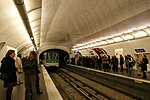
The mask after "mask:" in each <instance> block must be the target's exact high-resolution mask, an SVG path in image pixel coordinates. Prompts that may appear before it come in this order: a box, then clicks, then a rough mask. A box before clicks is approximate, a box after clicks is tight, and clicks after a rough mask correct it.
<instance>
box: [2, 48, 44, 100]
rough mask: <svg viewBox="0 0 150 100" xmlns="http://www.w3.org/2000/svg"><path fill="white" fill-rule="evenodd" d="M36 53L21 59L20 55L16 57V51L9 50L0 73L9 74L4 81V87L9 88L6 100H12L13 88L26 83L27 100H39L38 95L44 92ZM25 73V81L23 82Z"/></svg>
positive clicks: (33, 52) (32, 52)
mask: <svg viewBox="0 0 150 100" xmlns="http://www.w3.org/2000/svg"><path fill="white" fill-rule="evenodd" d="M36 55H37V54H36V52H35V51H31V52H30V53H29V56H28V57H25V58H23V59H21V55H20V54H18V56H17V57H15V51H14V50H8V52H7V53H6V56H5V57H4V58H3V59H2V61H1V68H0V72H1V73H5V74H8V75H9V77H8V78H7V79H5V80H4V87H5V88H7V91H6V100H11V96H12V91H13V87H14V86H16V85H21V84H23V82H24V83H25V100H37V94H41V93H42V92H41V91H40V89H39V76H38V74H39V73H40V71H39V70H38V61H37V57H36ZM23 72H24V74H25V75H24V76H25V78H24V80H23V77H22V75H23Z"/></svg>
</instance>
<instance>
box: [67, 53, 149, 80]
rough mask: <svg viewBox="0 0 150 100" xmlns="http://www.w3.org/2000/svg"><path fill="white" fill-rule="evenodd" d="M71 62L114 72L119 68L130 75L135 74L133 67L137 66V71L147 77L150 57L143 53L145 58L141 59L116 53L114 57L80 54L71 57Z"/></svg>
mask: <svg viewBox="0 0 150 100" xmlns="http://www.w3.org/2000/svg"><path fill="white" fill-rule="evenodd" d="M70 62H71V64H75V65H78V66H83V67H88V68H94V69H99V70H103V71H105V72H110V71H113V72H114V73H117V72H118V70H120V72H123V71H124V70H126V72H127V73H128V76H133V75H134V71H133V67H134V66H136V71H138V74H139V73H140V72H141V71H142V72H143V77H142V78H145V79H146V78H147V76H146V73H145V71H147V64H148V59H147V57H146V55H143V58H142V59H141V60H140V59H138V56H137V58H133V57H132V56H131V55H125V56H124V57H123V56H122V55H120V57H119V58H117V57H116V55H114V56H112V57H110V56H109V55H103V56H99V57H98V56H91V57H88V56H86V57H85V56H81V55H80V56H75V57H74V58H71V61H70Z"/></svg>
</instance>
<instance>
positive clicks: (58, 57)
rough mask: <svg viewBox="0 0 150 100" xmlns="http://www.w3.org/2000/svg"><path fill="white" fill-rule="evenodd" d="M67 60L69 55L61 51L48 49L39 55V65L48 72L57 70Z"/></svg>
mask: <svg viewBox="0 0 150 100" xmlns="http://www.w3.org/2000/svg"><path fill="white" fill-rule="evenodd" d="M68 60H69V54H68V53H67V52H66V51H64V50H61V49H48V50H45V51H43V52H42V53H41V54H40V63H42V64H44V66H45V67H46V68H47V69H48V70H57V69H58V68H59V67H63V66H64V65H65V64H66V63H67V61H68Z"/></svg>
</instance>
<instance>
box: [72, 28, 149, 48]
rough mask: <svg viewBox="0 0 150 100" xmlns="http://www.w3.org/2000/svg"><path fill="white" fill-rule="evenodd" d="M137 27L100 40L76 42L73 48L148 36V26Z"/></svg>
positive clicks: (90, 46)
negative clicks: (137, 28)
mask: <svg viewBox="0 0 150 100" xmlns="http://www.w3.org/2000/svg"><path fill="white" fill-rule="evenodd" d="M142 27H143V26H142ZM139 29H140V30H134V31H131V30H128V31H127V32H130V33H120V34H115V35H113V36H108V37H109V38H107V39H101V41H92V42H88V43H84V44H78V45H77V46H74V50H78V49H80V50H81V49H86V48H92V47H96V46H100V45H107V44H110V43H115V42H122V41H127V40H128V41H130V40H133V39H137V38H141V37H147V36H150V27H148V26H147V28H145V27H144V29H141V27H140V28H139Z"/></svg>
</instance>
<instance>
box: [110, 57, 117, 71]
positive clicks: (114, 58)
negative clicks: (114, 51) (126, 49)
mask: <svg viewBox="0 0 150 100" xmlns="http://www.w3.org/2000/svg"><path fill="white" fill-rule="evenodd" d="M111 63H112V65H113V72H114V73H115V72H118V58H117V57H116V56H115V55H114V56H113V58H112V62H111Z"/></svg>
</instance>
